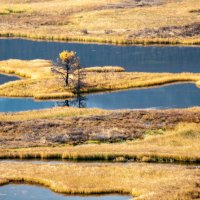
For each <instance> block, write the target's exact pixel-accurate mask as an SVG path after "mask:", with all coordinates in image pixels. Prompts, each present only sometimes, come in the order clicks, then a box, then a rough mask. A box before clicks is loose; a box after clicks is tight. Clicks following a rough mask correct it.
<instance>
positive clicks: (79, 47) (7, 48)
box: [0, 39, 200, 72]
mask: <svg viewBox="0 0 200 200" xmlns="http://www.w3.org/2000/svg"><path fill="white" fill-rule="evenodd" d="M64 49H66V50H73V51H76V52H77V55H78V56H79V57H80V59H81V63H82V65H83V66H106V65H117V66H123V67H125V69H126V71H140V72H200V65H199V64H200V56H199V55H200V47H184V46H165V47H164V46H147V47H145V46H115V45H103V44H101V45H99V44H81V43H66V42H48V41H31V40H23V39H0V60H6V59H10V58H13V59H15V58H16V59H25V60H30V59H39V58H41V59H49V60H54V61H55V60H56V58H57V57H58V55H59V53H60V52H61V51H63V50H64Z"/></svg>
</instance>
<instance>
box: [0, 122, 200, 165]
mask: <svg viewBox="0 0 200 200" xmlns="http://www.w3.org/2000/svg"><path fill="white" fill-rule="evenodd" d="M145 136H146V137H145V138H144V139H139V140H135V141H126V142H125V143H121V144H119V143H115V144H106V143H105V144H103V143H101V144H85V145H77V146H70V145H66V146H57V147H56V146H54V147H36V148H19V149H5V148H3V149H1V150H0V158H1V159H6V158H12V159H13V158H20V159H30V158H42V159H69V160H77V161H81V160H82V161H84V160H105V161H116V162H124V161H128V160H129V161H140V162H190V163H199V162H200V155H199V152H200V146H199V143H200V125H199V124H196V123H180V124H179V125H178V126H177V127H176V128H175V129H174V130H169V129H168V130H166V131H163V130H162V131H161V130H151V131H146V133H145Z"/></svg>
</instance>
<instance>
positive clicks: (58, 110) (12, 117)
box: [0, 107, 111, 121]
mask: <svg viewBox="0 0 200 200" xmlns="http://www.w3.org/2000/svg"><path fill="white" fill-rule="evenodd" d="M110 112H111V111H106V110H101V109H96V108H72V107H55V108H51V109H43V110H33V111H25V112H17V113H1V114H0V121H18V120H32V119H49V118H62V117H79V116H93V115H104V114H108V113H110Z"/></svg>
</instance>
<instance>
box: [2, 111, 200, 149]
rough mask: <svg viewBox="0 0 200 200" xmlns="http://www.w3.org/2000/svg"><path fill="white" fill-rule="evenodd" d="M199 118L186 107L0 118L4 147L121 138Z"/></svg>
mask: <svg viewBox="0 0 200 200" xmlns="http://www.w3.org/2000/svg"><path fill="white" fill-rule="evenodd" d="M180 122H195V123H199V122H200V112H198V111H192V112H188V111H186V110H182V111H181V110H166V111H153V110H152V111H126V112H113V113H112V114H109V115H104V116H91V117H73V118H60V119H38V120H29V121H7V122H6V121H1V122H0V127H1V130H0V146H1V147H27V146H48V145H53V144H64V143H70V144H78V143H84V142H86V141H88V140H98V141H101V142H118V141H123V140H134V139H137V138H143V136H144V134H145V133H146V131H149V130H165V129H171V128H174V127H175V126H176V125H177V124H178V123H180Z"/></svg>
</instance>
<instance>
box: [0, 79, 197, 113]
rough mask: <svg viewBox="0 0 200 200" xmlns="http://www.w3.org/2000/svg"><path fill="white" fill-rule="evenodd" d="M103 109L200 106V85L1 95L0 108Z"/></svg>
mask: <svg viewBox="0 0 200 200" xmlns="http://www.w3.org/2000/svg"><path fill="white" fill-rule="evenodd" d="M79 105H81V107H88V108H93V107H96V108H103V109H151V108H156V109H166V108H187V107H192V106H200V88H197V87H196V85H194V84H192V83H183V84H173V85H166V86H162V87H155V88H148V89H147V88H143V89H133V90H124V91H117V92H109V93H101V94H97V93H96V94H89V95H87V96H85V97H83V98H81V99H79V101H76V100H60V101H34V100H33V99H31V98H0V112H15V111H25V110H34V109H43V108H51V107H55V106H75V107H78V106H79Z"/></svg>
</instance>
